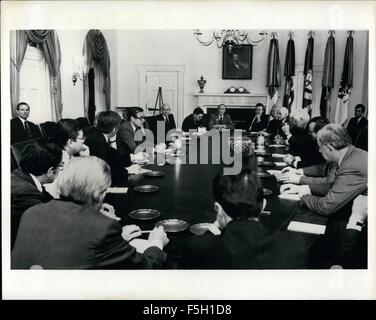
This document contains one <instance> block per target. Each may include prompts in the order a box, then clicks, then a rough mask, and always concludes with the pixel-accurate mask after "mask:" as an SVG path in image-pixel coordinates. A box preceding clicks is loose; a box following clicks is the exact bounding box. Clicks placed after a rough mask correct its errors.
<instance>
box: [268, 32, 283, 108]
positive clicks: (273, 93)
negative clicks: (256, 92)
mask: <svg viewBox="0 0 376 320" xmlns="http://www.w3.org/2000/svg"><path fill="white" fill-rule="evenodd" d="M280 85H281V64H280V61H279V49H278V39H277V38H276V33H275V32H273V33H272V39H271V40H270V45H269V53H268V65H267V75H266V86H267V87H268V88H269V89H268V97H267V99H266V114H269V113H270V109H271V108H272V106H273V105H274V104H276V103H277V101H278V88H279V86H280Z"/></svg>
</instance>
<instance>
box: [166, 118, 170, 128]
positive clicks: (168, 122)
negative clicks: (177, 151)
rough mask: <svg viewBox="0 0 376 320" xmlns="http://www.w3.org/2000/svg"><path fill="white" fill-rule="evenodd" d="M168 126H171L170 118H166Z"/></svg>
mask: <svg viewBox="0 0 376 320" xmlns="http://www.w3.org/2000/svg"><path fill="white" fill-rule="evenodd" d="M166 124H167V125H168V126H169V125H170V121H169V120H168V117H166Z"/></svg>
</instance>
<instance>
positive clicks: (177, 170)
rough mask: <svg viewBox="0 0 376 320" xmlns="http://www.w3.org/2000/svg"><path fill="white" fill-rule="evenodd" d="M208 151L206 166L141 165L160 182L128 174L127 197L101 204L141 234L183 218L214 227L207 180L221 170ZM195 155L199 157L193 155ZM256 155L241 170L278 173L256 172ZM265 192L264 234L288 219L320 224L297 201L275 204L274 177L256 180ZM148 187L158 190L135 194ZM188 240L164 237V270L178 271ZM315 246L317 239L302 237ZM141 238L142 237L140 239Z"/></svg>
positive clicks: (281, 226)
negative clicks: (151, 214)
mask: <svg viewBox="0 0 376 320" xmlns="http://www.w3.org/2000/svg"><path fill="white" fill-rule="evenodd" d="M200 140H201V138H199V137H192V138H191V140H186V144H184V145H183V151H184V152H183V154H188V153H189V152H188V146H191V147H192V144H193V147H197V149H196V150H199V149H200ZM211 148H212V146H211V145H210V144H209V152H208V154H209V157H208V158H209V163H208V164H180V163H179V162H180V160H181V158H179V157H176V158H175V159H176V163H175V164H165V165H164V166H158V165H157V164H149V165H146V166H143V167H144V168H146V169H151V170H158V171H163V172H164V173H165V176H163V177H147V176H144V175H131V176H129V180H128V187H129V189H128V193H127V194H126V195H124V194H109V195H108V197H107V199H106V201H107V202H109V203H111V204H112V205H113V206H114V207H115V210H116V214H117V215H118V216H119V217H121V218H122V221H121V223H122V224H123V225H124V224H137V225H139V226H140V228H141V229H142V230H150V229H152V228H153V227H154V225H155V224H156V223H157V222H158V221H160V220H165V219H182V220H185V221H187V222H188V223H189V224H190V225H193V224H196V223H201V222H214V220H215V218H216V213H215V211H214V198H213V195H212V180H213V178H214V177H215V176H216V175H217V174H218V173H219V172H221V171H222V170H223V168H224V166H225V165H224V164H223V163H219V164H213V163H211V160H212V159H213V157H212V156H213V152H212V150H211ZM265 151H266V153H269V154H273V153H287V152H288V147H283V148H280V147H278V148H271V147H266V149H265ZM198 156H199V155H198ZM258 157H260V155H251V156H247V157H244V158H243V159H242V166H243V168H251V169H252V170H254V171H256V172H265V171H266V170H268V169H274V170H281V169H282V168H283V167H260V166H259V165H258V160H262V158H258ZM263 160H264V161H272V162H281V161H283V160H282V159H281V158H273V157H272V156H270V155H269V156H266V157H263ZM261 181H262V184H263V187H264V188H267V189H269V190H271V191H272V192H273V194H272V195H270V196H266V197H265V198H266V200H267V206H266V208H265V210H264V211H269V212H271V213H270V214H263V215H261V216H260V220H261V222H262V223H263V224H264V225H265V227H266V228H267V229H270V230H281V229H285V228H286V227H287V225H288V224H289V222H290V221H291V219H292V218H293V217H299V218H298V220H299V219H300V221H311V220H312V219H316V222H317V223H320V224H325V220H320V219H318V218H317V217H316V215H314V214H312V213H311V212H309V211H307V210H302V209H298V203H297V201H291V200H285V199H280V198H279V197H278V195H279V194H280V192H279V189H280V184H279V183H277V181H276V179H275V177H274V176H272V175H270V176H268V177H266V178H261ZM144 184H152V185H156V186H158V187H159V190H158V191H157V192H154V193H140V192H136V191H135V190H134V187H135V186H138V185H144ZM135 209H157V210H159V211H160V212H161V215H160V217H158V218H157V219H155V220H148V221H141V220H134V219H132V218H130V217H129V215H128V214H129V212H130V211H132V210H135ZM188 236H193V235H192V233H191V232H190V231H189V229H188V230H186V231H183V232H178V233H168V237H169V238H170V242H169V244H168V245H167V246H166V248H165V251H166V252H167V254H168V259H167V263H166V268H168V269H170V268H179V262H180V258H181V257H182V254H183V251H184V246H185V242H186V240H187V237H188ZM307 237H308V238H309V239H311V240H312V241H314V239H315V238H317V236H313V237H312V236H307ZM145 238H146V235H145Z"/></svg>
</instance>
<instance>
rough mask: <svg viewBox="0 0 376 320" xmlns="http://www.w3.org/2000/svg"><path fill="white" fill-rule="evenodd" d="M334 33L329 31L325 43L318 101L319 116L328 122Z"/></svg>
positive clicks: (332, 84)
mask: <svg viewBox="0 0 376 320" xmlns="http://www.w3.org/2000/svg"><path fill="white" fill-rule="evenodd" d="M333 33H334V31H329V34H330V35H329V38H328V41H327V42H326V47H325V56H324V69H323V75H322V82H321V87H322V90H321V99H320V115H321V116H322V117H326V118H327V119H329V120H330V114H331V102H330V99H331V91H332V88H333V87H334V54H335V40H334V37H333Z"/></svg>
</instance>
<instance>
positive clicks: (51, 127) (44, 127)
mask: <svg viewBox="0 0 376 320" xmlns="http://www.w3.org/2000/svg"><path fill="white" fill-rule="evenodd" d="M76 120H77V121H78V122H79V123H80V124H81V127H82V128H83V130H84V131H86V130H87V129H88V128H90V127H91V125H90V122H89V120H88V119H87V118H85V117H79V118H77V119H76ZM38 127H39V130H40V136H41V137H40V138H36V139H31V140H25V141H21V142H17V143H13V144H12V145H11V146H10V155H11V170H12V171H13V170H15V169H17V168H18V167H19V165H20V161H21V153H22V150H23V149H24V148H25V147H26V146H27V145H28V144H30V143H33V142H35V141H52V139H53V137H54V135H55V130H56V122H54V121H46V122H43V123H40V124H39V125H38Z"/></svg>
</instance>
